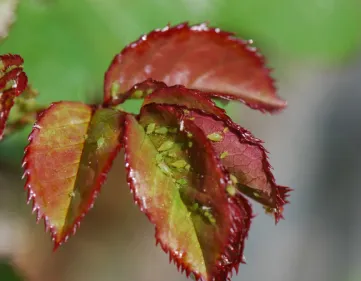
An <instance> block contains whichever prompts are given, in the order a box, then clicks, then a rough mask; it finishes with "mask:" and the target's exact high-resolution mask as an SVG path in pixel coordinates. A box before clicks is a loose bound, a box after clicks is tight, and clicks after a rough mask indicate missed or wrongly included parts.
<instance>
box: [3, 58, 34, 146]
mask: <svg viewBox="0 0 361 281" xmlns="http://www.w3.org/2000/svg"><path fill="white" fill-rule="evenodd" d="M23 63H24V61H23V59H22V58H21V57H20V56H19V55H10V54H8V55H1V56H0V141H1V140H2V138H3V135H4V129H5V124H6V121H7V119H8V117H9V114H10V110H11V108H12V107H13V105H14V99H15V98H16V97H17V96H19V95H20V94H21V93H22V92H23V91H24V90H25V89H26V87H27V84H28V78H27V77H26V74H25V72H23V68H22V64H23Z"/></svg>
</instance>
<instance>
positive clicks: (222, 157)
mask: <svg viewBox="0 0 361 281" xmlns="http://www.w3.org/2000/svg"><path fill="white" fill-rule="evenodd" d="M228 155H229V153H228V151H223V152H222V153H221V155H220V156H219V157H220V158H221V159H224V158H226V157H227V156H228Z"/></svg>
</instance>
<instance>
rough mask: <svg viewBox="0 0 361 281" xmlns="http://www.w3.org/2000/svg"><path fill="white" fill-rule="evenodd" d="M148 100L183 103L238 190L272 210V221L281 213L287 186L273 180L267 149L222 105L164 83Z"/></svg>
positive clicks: (196, 93)
mask: <svg viewBox="0 0 361 281" xmlns="http://www.w3.org/2000/svg"><path fill="white" fill-rule="evenodd" d="M149 103H160V104H171V105H177V106H183V110H184V112H185V113H186V115H187V116H188V118H189V119H191V120H193V121H194V122H195V124H196V125H197V126H198V127H199V128H201V129H202V131H203V132H204V133H205V134H206V135H207V137H208V138H209V139H210V140H211V141H212V144H213V147H214V149H215V151H216V153H217V155H218V157H219V158H220V160H221V162H222V164H223V165H224V167H225V168H226V169H227V170H228V171H229V172H230V173H231V175H232V179H233V181H234V182H235V184H237V186H238V188H239V190H240V191H241V192H242V193H244V194H246V195H247V196H249V197H251V198H252V199H254V200H256V201H258V202H260V203H262V204H263V205H264V207H265V208H266V210H267V211H269V212H272V213H274V215H275V218H276V221H278V220H279V218H281V217H282V210H283V206H284V204H286V203H287V202H288V201H287V200H286V197H287V193H288V192H289V191H290V189H289V188H288V187H284V186H279V185H277V184H276V183H275V179H274V177H273V175H272V172H271V166H270V164H269V162H268V157H267V152H266V150H265V149H264V147H263V146H262V142H261V141H260V140H259V139H256V138H255V137H254V136H253V135H252V134H251V133H250V132H248V131H247V130H245V129H243V128H242V127H240V126H238V125H237V124H235V123H234V122H233V121H232V120H231V119H230V118H229V117H228V116H227V115H226V113H225V111H224V110H223V109H221V108H219V107H217V106H216V105H215V104H214V103H213V102H212V101H211V100H209V99H208V98H207V97H204V96H202V94H201V93H199V92H198V91H194V90H189V89H186V88H184V87H181V86H173V87H169V88H166V87H164V88H161V89H158V90H156V91H154V92H153V93H152V94H150V95H148V96H147V97H146V98H145V100H144V104H149ZM192 109H193V110H192Z"/></svg>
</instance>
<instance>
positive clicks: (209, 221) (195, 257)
mask: <svg viewBox="0 0 361 281" xmlns="http://www.w3.org/2000/svg"><path fill="white" fill-rule="evenodd" d="M182 116H183V114H182V112H181V111H179V110H178V109H175V108H174V107H171V106H162V105H156V104H151V105H147V106H144V107H143V108H142V110H141V113H140V117H139V120H138V121H137V120H136V119H135V118H134V117H132V116H130V115H127V117H126V121H125V133H124V146H125V153H126V167H127V172H128V181H129V183H130V186H131V190H132V192H133V193H134V199H135V201H136V203H137V204H138V205H139V207H140V209H141V210H142V211H143V212H144V213H145V214H146V215H147V216H148V218H149V219H150V221H151V222H152V223H153V224H154V225H155V227H156V239H157V242H159V243H160V244H161V246H162V248H163V250H164V251H165V252H169V255H170V258H171V259H172V260H174V261H175V263H176V264H177V266H178V267H180V268H181V269H182V271H183V270H185V271H186V273H187V275H189V274H190V273H193V274H194V276H195V277H196V279H201V280H204V281H211V280H219V281H225V280H226V278H227V276H228V275H229V273H230V272H231V270H232V269H233V268H234V267H237V266H238V264H239V262H240V261H241V260H239V257H242V250H243V242H244V239H245V238H246V237H247V233H248V229H249V224H250V219H251V215H252V214H251V209H250V207H249V205H247V206H245V205H243V204H241V205H240V201H239V200H241V197H240V195H239V194H232V195H231V194H230V193H228V192H227V187H228V188H231V187H233V186H232V182H231V181H230V179H229V177H228V175H227V173H226V172H225V171H224V170H223V169H222V166H221V165H220V163H219V161H218V159H217V157H216V156H215V153H214V149H213V147H212V144H211V142H210V141H209V140H208V139H207V138H206V136H205V135H204V133H203V132H202V131H201V130H200V129H199V128H198V127H197V126H195V124H194V123H193V122H192V121H191V120H188V119H183V117H182ZM160 128H165V129H163V130H158V133H157V129H160ZM164 132H165V133H164ZM144 155H147V157H144ZM233 188H234V187H233Z"/></svg>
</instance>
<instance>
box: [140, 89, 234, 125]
mask: <svg viewBox="0 0 361 281" xmlns="http://www.w3.org/2000/svg"><path fill="white" fill-rule="evenodd" d="M150 103H158V104H172V105H179V106H185V107H186V108H189V109H199V110H202V111H204V112H207V113H211V114H214V115H216V116H219V117H220V118H228V117H227V115H226V112H225V111H224V110H223V109H222V108H220V107H218V106H216V104H215V103H214V102H213V101H212V100H211V99H209V98H208V97H206V96H204V95H203V93H202V92H200V91H197V90H190V89H187V88H185V87H184V86H181V85H176V86H171V87H162V88H159V89H157V90H155V91H154V92H153V93H151V94H150V95H148V96H146V98H145V99H144V102H143V105H146V104H150Z"/></svg>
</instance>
